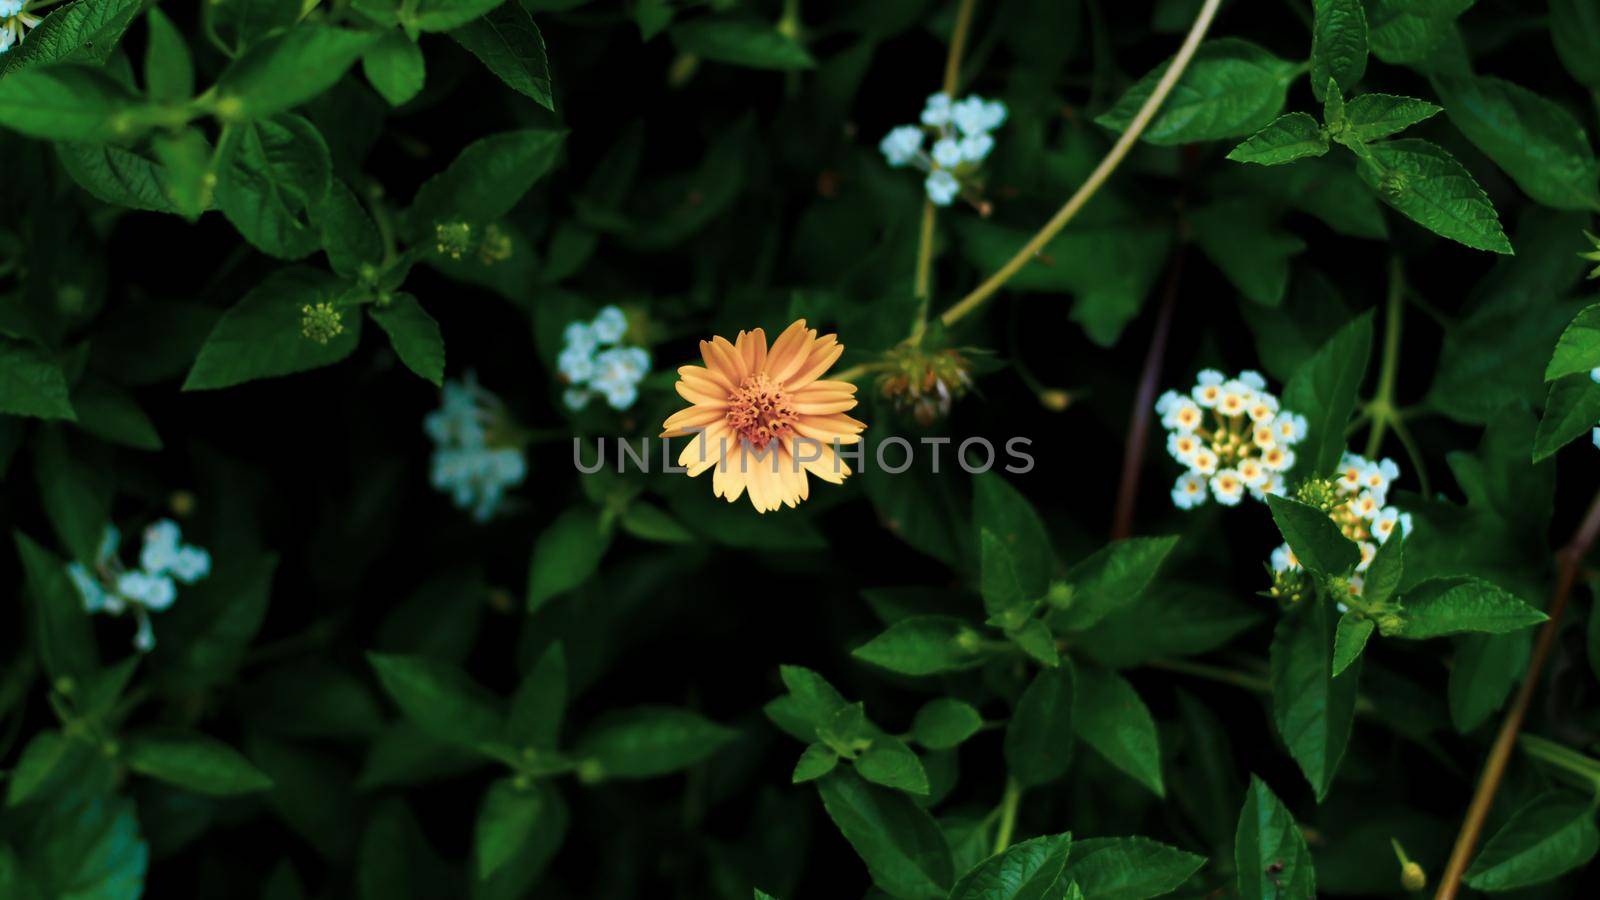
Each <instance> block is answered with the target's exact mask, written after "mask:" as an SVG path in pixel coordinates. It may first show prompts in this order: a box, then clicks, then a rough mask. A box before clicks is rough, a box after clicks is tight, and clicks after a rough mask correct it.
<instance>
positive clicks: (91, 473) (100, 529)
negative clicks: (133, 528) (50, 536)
mask: <svg viewBox="0 0 1600 900" xmlns="http://www.w3.org/2000/svg"><path fill="white" fill-rule="evenodd" d="M79 446H80V445H79V444H78V443H75V442H73V443H69V442H68V441H67V439H66V435H65V434H64V433H63V432H62V431H61V430H60V429H59V428H56V427H48V428H44V429H41V430H40V431H39V433H38V434H37V435H36V436H35V437H34V440H33V473H34V480H35V482H37V484H38V486H39V501H40V504H41V505H42V506H43V507H44V511H45V516H46V517H47V518H49V520H50V524H51V525H52V526H54V527H55V530H56V534H57V535H58V536H59V537H60V538H61V543H62V544H64V545H66V547H67V549H68V551H70V553H71V555H72V557H73V558H74V559H76V560H77V561H78V562H80V563H82V564H84V565H85V566H89V567H93V566H94V565H95V560H96V557H97V556H99V552H100V544H101V542H102V540H104V537H105V532H106V523H107V522H108V521H110V519H111V499H112V498H111V494H112V488H111V482H110V480H109V479H107V478H105V477H104V475H103V473H101V472H100V471H97V469H96V464H95V462H94V461H92V460H91V458H90V457H88V456H86V455H84V454H83V453H81V452H79Z"/></svg>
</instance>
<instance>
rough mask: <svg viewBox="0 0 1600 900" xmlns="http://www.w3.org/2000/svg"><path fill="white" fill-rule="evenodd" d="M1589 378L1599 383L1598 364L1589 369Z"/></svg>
mask: <svg viewBox="0 0 1600 900" xmlns="http://www.w3.org/2000/svg"><path fill="white" fill-rule="evenodd" d="M1589 380H1590V381H1593V382H1595V383H1596V384H1600V366H1595V367H1594V368H1592V369H1590V370H1589Z"/></svg>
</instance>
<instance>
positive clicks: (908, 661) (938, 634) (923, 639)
mask: <svg viewBox="0 0 1600 900" xmlns="http://www.w3.org/2000/svg"><path fill="white" fill-rule="evenodd" d="M977 641H978V634H977V632H976V631H974V630H973V629H972V628H971V627H970V626H968V625H967V623H965V622H963V621H961V620H960V619H957V618H954V617H952V616H913V617H911V618H909V619H901V620H900V621H898V622H896V623H894V624H893V625H890V626H889V628H888V629H887V630H886V631H884V632H883V633H882V634H879V635H878V636H877V637H875V638H873V639H872V640H870V641H868V642H867V643H865V644H862V645H861V646H860V647H857V648H856V649H855V650H854V651H852V652H851V655H852V656H854V657H856V658H857V659H861V660H865V661H866V662H869V663H872V664H873V665H877V666H882V667H883V668H885V669H888V670H889V671H891V672H899V673H901V674H903V675H934V674H937V673H939V672H956V671H960V670H962V669H970V668H972V667H974V666H977V665H979V664H981V663H982V662H983V660H984V655H983V654H982V653H981V652H980V651H979V650H978V649H977V647H976V646H975V644H976V642H977Z"/></svg>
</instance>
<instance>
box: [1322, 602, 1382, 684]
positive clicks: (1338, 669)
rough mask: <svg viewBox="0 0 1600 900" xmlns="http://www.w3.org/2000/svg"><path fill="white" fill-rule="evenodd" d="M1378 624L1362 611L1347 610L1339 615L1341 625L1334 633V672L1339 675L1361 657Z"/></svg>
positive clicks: (1336, 675) (1335, 675)
mask: <svg viewBox="0 0 1600 900" xmlns="http://www.w3.org/2000/svg"><path fill="white" fill-rule="evenodd" d="M1375 628H1377V625H1375V624H1374V623H1373V621H1372V620H1371V619H1369V618H1367V617H1365V616H1363V615H1361V614H1360V613H1356V612H1347V613H1345V614H1344V615H1343V616H1340V617H1339V627H1338V630H1336V631H1335V632H1334V633H1333V674H1334V677H1336V678H1337V677H1338V676H1339V674H1340V673H1342V672H1344V670H1345V669H1348V668H1350V664H1351V663H1353V662H1355V661H1356V660H1358V659H1360V658H1361V651H1362V649H1363V648H1365V647H1366V646H1367V638H1369V637H1372V632H1373V629H1375Z"/></svg>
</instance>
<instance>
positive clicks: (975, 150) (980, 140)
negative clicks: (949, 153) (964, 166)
mask: <svg viewBox="0 0 1600 900" xmlns="http://www.w3.org/2000/svg"><path fill="white" fill-rule="evenodd" d="M992 150H994V138H992V137H990V136H989V135H987V134H969V135H967V136H966V137H964V138H962V139H961V159H962V161H963V162H968V163H971V164H973V165H977V164H978V163H981V162H983V161H984V160H985V159H988V158H989V153H990V151H992Z"/></svg>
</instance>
